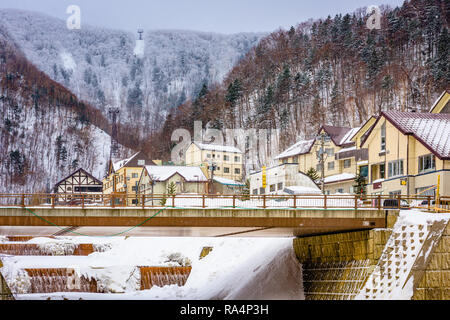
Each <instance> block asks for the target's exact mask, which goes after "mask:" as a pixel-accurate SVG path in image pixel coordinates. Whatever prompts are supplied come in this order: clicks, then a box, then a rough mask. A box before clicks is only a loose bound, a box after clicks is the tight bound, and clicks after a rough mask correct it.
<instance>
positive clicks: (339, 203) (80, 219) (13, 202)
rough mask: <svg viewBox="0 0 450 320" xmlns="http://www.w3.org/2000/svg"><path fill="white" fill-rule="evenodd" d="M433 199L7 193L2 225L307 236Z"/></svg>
mask: <svg viewBox="0 0 450 320" xmlns="http://www.w3.org/2000/svg"><path fill="white" fill-rule="evenodd" d="M405 201H409V202H408V206H407V207H406V204H405ZM432 202H433V199H432V198H431V197H430V196H427V197H417V196H416V197H412V198H407V197H404V196H396V198H392V197H389V196H381V195H378V196H364V197H359V196H355V195H348V196H344V195H341V196H326V195H288V196H278V195H262V196H252V195H245V196H237V195H230V196H224V195H170V196H169V195H144V196H136V195H128V196H124V195H117V194H116V195H104V194H96V195H92V194H8V195H5V194H2V195H0V226H77V227H100V226H101V227H119V226H121V227H133V226H140V227H183V228H197V227H200V228H202V227H204V228H217V227H220V228H237V227H240V228H261V229H265V228H284V229H289V230H291V231H292V235H295V236H305V235H315V234H324V233H333V232H343V231H352V230H365V229H373V228H385V227H386V226H387V221H388V218H389V215H390V214H391V215H395V214H396V213H398V210H399V209H409V208H410V207H415V206H417V207H422V208H423V209H428V210H431V209H433V207H432Z"/></svg>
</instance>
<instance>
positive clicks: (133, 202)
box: [131, 199, 139, 204]
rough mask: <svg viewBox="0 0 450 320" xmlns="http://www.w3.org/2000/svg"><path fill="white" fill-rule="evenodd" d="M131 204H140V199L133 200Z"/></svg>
mask: <svg viewBox="0 0 450 320" xmlns="http://www.w3.org/2000/svg"><path fill="white" fill-rule="evenodd" d="M131 203H132V204H139V200H138V199H131Z"/></svg>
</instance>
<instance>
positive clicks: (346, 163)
mask: <svg viewBox="0 0 450 320" xmlns="http://www.w3.org/2000/svg"><path fill="white" fill-rule="evenodd" d="M351 166H352V159H346V160H344V168H350V167H351Z"/></svg>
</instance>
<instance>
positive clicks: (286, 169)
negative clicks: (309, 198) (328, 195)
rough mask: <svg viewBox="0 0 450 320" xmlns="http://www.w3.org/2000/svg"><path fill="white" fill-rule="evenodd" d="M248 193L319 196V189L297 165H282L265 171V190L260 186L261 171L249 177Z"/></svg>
mask: <svg viewBox="0 0 450 320" xmlns="http://www.w3.org/2000/svg"><path fill="white" fill-rule="evenodd" d="M249 180H250V193H251V194H252V195H261V194H319V193H321V191H320V188H319V187H318V186H317V185H316V184H315V183H314V181H312V180H311V178H310V177H308V176H307V175H306V174H304V173H303V172H300V171H299V167H298V164H297V163H284V164H280V165H278V166H275V167H271V168H267V169H266V188H263V186H262V171H257V172H253V173H251V174H250V176H249Z"/></svg>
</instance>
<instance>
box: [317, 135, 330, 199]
mask: <svg viewBox="0 0 450 320" xmlns="http://www.w3.org/2000/svg"><path fill="white" fill-rule="evenodd" d="M328 138H329V137H328V135H327V134H326V133H321V134H320V135H319V137H317V138H316V139H317V140H319V141H320V149H319V155H318V159H319V164H320V181H321V188H322V193H323V194H325V140H326V139H328Z"/></svg>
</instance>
